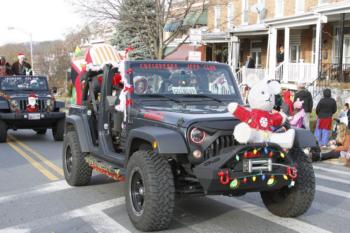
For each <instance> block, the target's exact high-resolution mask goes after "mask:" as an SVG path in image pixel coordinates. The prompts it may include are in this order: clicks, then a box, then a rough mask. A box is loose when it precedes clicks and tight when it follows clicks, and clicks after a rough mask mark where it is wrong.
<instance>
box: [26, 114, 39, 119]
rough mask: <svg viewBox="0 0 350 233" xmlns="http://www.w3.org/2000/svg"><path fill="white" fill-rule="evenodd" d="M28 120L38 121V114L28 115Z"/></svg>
mask: <svg viewBox="0 0 350 233" xmlns="http://www.w3.org/2000/svg"><path fill="white" fill-rule="evenodd" d="M28 120H40V113H29V114H28Z"/></svg>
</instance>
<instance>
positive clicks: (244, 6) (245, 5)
mask: <svg viewBox="0 0 350 233" xmlns="http://www.w3.org/2000/svg"><path fill="white" fill-rule="evenodd" d="M248 17H249V3H248V0H243V1H242V24H248Z"/></svg>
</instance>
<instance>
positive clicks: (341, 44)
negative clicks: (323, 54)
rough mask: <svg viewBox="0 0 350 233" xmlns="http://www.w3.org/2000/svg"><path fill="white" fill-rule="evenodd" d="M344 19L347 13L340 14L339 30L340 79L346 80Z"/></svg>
mask: <svg viewBox="0 0 350 233" xmlns="http://www.w3.org/2000/svg"><path fill="white" fill-rule="evenodd" d="M344 20H345V14H344V13H343V14H341V15H340V22H339V24H340V25H339V32H338V44H339V46H338V54H339V57H338V75H339V80H341V81H345V80H344V74H343V52H344V51H343V43H344Z"/></svg>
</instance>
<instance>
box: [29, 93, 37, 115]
mask: <svg viewBox="0 0 350 233" xmlns="http://www.w3.org/2000/svg"><path fill="white" fill-rule="evenodd" d="M37 100H38V96H37V95H36V94H34V93H32V94H30V95H29V96H28V104H27V112H38V111H39V107H38V103H37Z"/></svg>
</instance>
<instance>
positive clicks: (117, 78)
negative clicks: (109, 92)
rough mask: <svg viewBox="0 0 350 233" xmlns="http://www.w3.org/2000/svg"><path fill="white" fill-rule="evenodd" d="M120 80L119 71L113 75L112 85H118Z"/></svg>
mask: <svg viewBox="0 0 350 233" xmlns="http://www.w3.org/2000/svg"><path fill="white" fill-rule="evenodd" d="M121 80H122V76H121V75H120V74H119V73H116V74H115V75H114V76H113V80H112V84H113V85H114V86H118V85H119V83H120V81H121Z"/></svg>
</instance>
